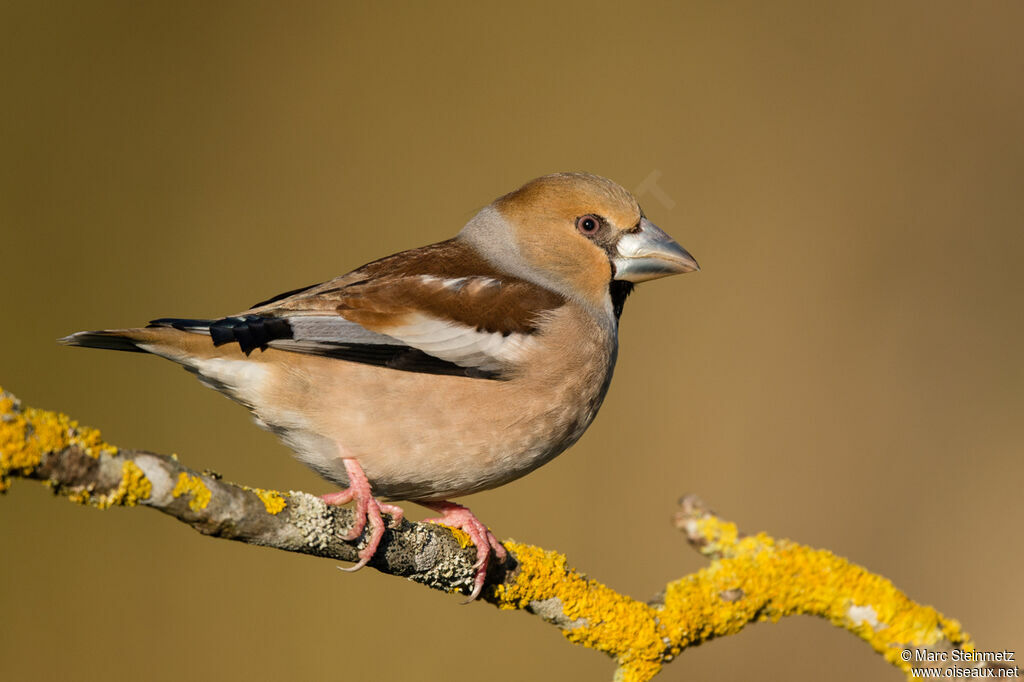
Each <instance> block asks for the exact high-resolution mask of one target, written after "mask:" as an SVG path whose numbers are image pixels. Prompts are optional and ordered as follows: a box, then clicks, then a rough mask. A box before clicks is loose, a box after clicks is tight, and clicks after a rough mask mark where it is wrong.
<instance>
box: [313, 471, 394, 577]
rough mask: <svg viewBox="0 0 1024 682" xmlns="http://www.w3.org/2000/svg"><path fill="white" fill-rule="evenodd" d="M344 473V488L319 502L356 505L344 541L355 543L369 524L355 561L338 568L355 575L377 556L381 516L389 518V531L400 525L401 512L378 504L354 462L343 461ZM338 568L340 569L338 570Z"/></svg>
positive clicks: (380, 535) (381, 524) (363, 475)
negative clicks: (346, 485) (390, 528)
mask: <svg viewBox="0 0 1024 682" xmlns="http://www.w3.org/2000/svg"><path fill="white" fill-rule="evenodd" d="M341 461H342V462H344V463H345V471H346V472H347V473H348V488H347V489H345V490H340V491H338V492H336V493H329V494H327V495H321V496H320V499H321V500H323V501H324V502H326V503H327V504H336V505H342V504H348V503H349V502H351V501H352V500H355V502H356V518H355V523H353V524H352V530H350V531H349V532H348V535H346V536H345V537H344V539H345V540H355V539H356V538H357V537H359V536H360V535H362V533H363V529H364V528H366V523H367V521H369V523H370V537H369V539H368V540H367V541H366V547H364V548H362V549H361V550H359V561H358V562H357V563H356V564H355V565H354V566H350V567H349V568H342V569H341V570H343V571H358V570H359V569H360V568H362V567H363V566H365V565H366V564H367V563H369V561H370V559H372V558H373V555H374V554H376V553H377V547H379V546H380V539H381V538H382V537H384V518H383V517H382V516H381V512H384V513H386V514H390V515H391V525H392V527H394V526H397V525H398V524H399V523H401V522H402V516H403V514H404V512H403V511H402V508H401V507H397V506H395V505H393V504H387V503H385V502H380V501H379V500H377V499H376V498H374V496H373V492H372V491H371V490H370V482H369V481H368V480H367V478H366V474H365V473H363V468H362V467H361V466H359V462H358V461H356V460H354V459H348V458H345V459H343V460H341ZM339 568H340V567H339Z"/></svg>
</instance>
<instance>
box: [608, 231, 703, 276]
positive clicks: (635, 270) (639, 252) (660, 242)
mask: <svg viewBox="0 0 1024 682" xmlns="http://www.w3.org/2000/svg"><path fill="white" fill-rule="evenodd" d="M615 249H616V253H617V255H616V256H615V257H614V258H612V263H613V264H614V265H615V275H614V278H615V279H624V280H626V281H629V282H644V281H646V280H649V279H657V278H659V277H665V276H667V275H678V274H682V273H684V272H693V271H695V270H700V266H699V265H697V261H696V259H694V257H693V256H691V255H690V254H689V252H688V251H687V250H686V249H684V248H683V247H681V246H679V244H676V242H675V240H674V239H672V237H669V236H668V235H667V234H665V232H664V231H663V230H662V229H661V228H660V227H658V226H657V225H655V224H654V223H652V222H651V221H650V220H648V219H647V218H641V219H640V229H639V230H637V231H636V232H627V233H625V234H623V235H622V237H621V238H620V239H619V243H618V244H616V245H615Z"/></svg>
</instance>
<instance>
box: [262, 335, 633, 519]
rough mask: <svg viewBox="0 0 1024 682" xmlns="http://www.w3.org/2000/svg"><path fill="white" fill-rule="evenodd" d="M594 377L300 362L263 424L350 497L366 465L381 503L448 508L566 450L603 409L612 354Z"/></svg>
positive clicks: (572, 372)
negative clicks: (357, 470)
mask: <svg viewBox="0 0 1024 682" xmlns="http://www.w3.org/2000/svg"><path fill="white" fill-rule="evenodd" d="M593 360H594V365H593V366H591V367H581V366H578V365H570V366H569V367H568V368H565V367H562V368H561V369H562V370H563V371H561V372H559V371H558V368H547V369H548V371H543V372H541V371H538V372H536V373H535V374H534V375H532V376H523V377H517V378H515V379H512V380H508V381H495V380H487V379H468V378H463V377H450V376H435V375H430V379H431V380H430V381H429V382H428V385H429V386H430V390H429V391H428V392H424V390H423V386H424V383H423V379H424V376H425V375H423V374H418V373H413V372H400V371H396V370H390V369H385V368H380V367H373V366H369V365H358V364H352V363H341V365H343V366H341V365H339V363H338V361H336V360H330V359H324V358H316V357H310V356H298V357H297V358H296V365H297V366H295V367H293V368H291V369H290V370H287V371H284V372H283V373H281V374H280V375H279V377H278V379H279V380H278V381H275V382H274V385H275V386H278V387H281V388H280V389H279V390H278V392H279V393H280V395H267V396H261V398H262V399H261V400H260V401H259V403H261V405H260V406H258V407H253V412H254V414H255V415H256V417H257V421H259V422H261V423H262V424H263V425H264V426H266V427H267V428H269V429H270V430H272V431H274V432H275V433H277V434H278V435H279V436H280V437H281V439H282V440H283V441H284V442H285V443H286V444H287V445H288V446H289V447H291V448H292V449H293V450H295V452H296V454H297V456H298V458H299V459H300V460H301V461H303V462H304V463H305V464H307V465H308V466H310V467H311V468H312V469H314V470H315V471H316V472H318V473H319V474H320V475H322V476H323V477H324V478H326V479H328V480H330V481H332V482H333V483H335V484H337V485H339V486H342V487H345V486H347V485H348V479H347V475H346V473H345V468H344V465H343V463H342V458H354V459H356V460H358V461H359V463H360V465H361V466H362V468H363V470H364V471H365V472H366V474H367V477H368V478H369V480H370V483H371V485H372V487H373V490H374V494H375V495H379V496H381V497H384V498H388V499H395V500H440V499H447V498H450V497H458V496H460V495H467V494H470V493H474V492H478V491H481V490H486V489H489V488H494V487H497V486H500V485H503V484H505V483H508V482H510V481H512V480H514V479H516V478H519V477H520V476H523V475H525V474H527V473H529V472H530V471H533V470H534V469H536V468H537V467H539V466H541V465H542V464H544V463H546V462H548V461H550V460H551V459H552V458H554V457H555V456H557V455H558V454H559V453H561V452H562V451H564V450H565V449H566V448H568V447H569V446H570V445H572V444H573V443H574V442H576V440H577V439H579V437H580V436H581V435H582V434H583V432H584V431H585V430H586V428H587V427H588V426H589V425H590V423H591V421H593V419H594V417H595V415H596V414H597V410H598V408H599V407H600V405H601V401H602V400H603V398H604V394H605V392H606V391H607V388H608V383H609V382H610V380H611V372H612V368H613V365H614V354H612V356H611V357H609V355H608V354H607V353H605V354H603V355H599V356H597V357H595V358H593Z"/></svg>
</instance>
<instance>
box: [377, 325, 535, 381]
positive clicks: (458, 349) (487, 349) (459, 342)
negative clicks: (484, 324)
mask: <svg viewBox="0 0 1024 682" xmlns="http://www.w3.org/2000/svg"><path fill="white" fill-rule="evenodd" d="M406 319H407V322H406V323H405V324H402V325H401V326H397V327H392V328H391V329H389V330H388V332H389V335H390V336H393V337H395V338H396V339H401V340H402V341H403V342H404V343H406V344H407V345H409V346H412V347H414V348H419V349H420V350H421V351H423V352H424V353H427V354H429V355H433V356H434V357H435V358H441V359H442V360H447V361H448V362H454V363H455V364H456V365H459V366H460V367H477V368H479V369H482V370H486V371H492V372H493V371H497V370H500V369H502V368H503V367H504V366H506V365H509V364H515V363H517V362H519V361H521V360H522V359H523V358H524V356H525V355H526V354H527V353H529V351H530V350H531V349H533V348H534V347H535V346H536V345H537V343H538V341H537V339H536V338H535V337H533V336H531V335H528V334H516V333H513V334H509V335H507V336H506V335H504V334H502V333H501V332H485V331H478V330H476V329H474V328H472V327H469V326H466V325H463V324H459V323H457V322H447V321H444V320H439V319H437V318H435V317H431V316H429V315H424V314H422V313H416V314H413V315H410V316H408V317H407V318H406Z"/></svg>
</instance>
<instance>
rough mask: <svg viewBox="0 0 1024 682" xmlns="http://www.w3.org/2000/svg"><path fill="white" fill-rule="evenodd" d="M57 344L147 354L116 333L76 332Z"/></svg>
mask: <svg viewBox="0 0 1024 682" xmlns="http://www.w3.org/2000/svg"><path fill="white" fill-rule="evenodd" d="M57 342H58V343H63V344H64V345H65V346H82V347H84V348H102V349H104V350H124V351H128V352H131V353H145V352H146V351H144V350H142V349H141V348H139V347H138V346H136V345H135V342H134V341H132V340H131V339H129V338H127V337H125V336H121V335H120V334H119V333H118V332H116V331H95V332H76V333H74V334H71V335H70V336H65V337H64V338H62V339H57Z"/></svg>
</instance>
